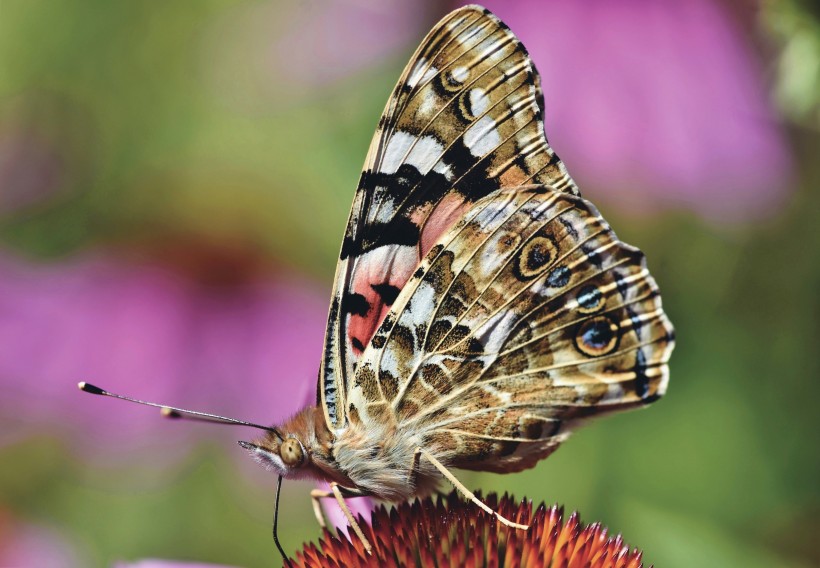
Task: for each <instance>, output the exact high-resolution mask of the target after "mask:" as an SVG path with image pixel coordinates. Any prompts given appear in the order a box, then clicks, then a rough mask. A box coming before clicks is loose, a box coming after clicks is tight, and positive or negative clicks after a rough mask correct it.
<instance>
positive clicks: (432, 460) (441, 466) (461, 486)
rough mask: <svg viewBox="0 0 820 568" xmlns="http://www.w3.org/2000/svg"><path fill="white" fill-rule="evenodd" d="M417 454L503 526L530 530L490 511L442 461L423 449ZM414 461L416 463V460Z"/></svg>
mask: <svg viewBox="0 0 820 568" xmlns="http://www.w3.org/2000/svg"><path fill="white" fill-rule="evenodd" d="M416 454H417V455H421V456H424V457H425V458H427V460H428V461H429V462H430V463H431V464H433V465H434V466H436V469H437V470H439V471H440V472H441V474H442V475H443V476H444V477H446V478H447V480H448V481H449V482H450V483H452V484H453V486H454V487H455V488H456V489H458V490H459V491H461V493H462V494H463V495H464V496H465V497H467V499H469V500H470V501H472V502H473V503H475V504H476V505H478V506H479V507H480V508H481V509H482V510H483V511H486V512H487V513H489V514H490V515H494V516H495V518H497V519H498V520H499V521H501V523H502V524H504V525H507V526H508V527H512V528H515V529H523V530H527V529H528V528H530V527H529V525H521V524H518V523H514V522H512V521H511V520H509V519H507V518H505V517H502V516H501V515H499V514H498V513H497V512H495V511H493V510H492V509H490V508H489V507H488V506H487V505H486V504H485V503H484V502H482V501H481V500H480V499H479V498H478V497H476V496H475V494H474V493H473V492H472V491H470V490H469V489H467V488H466V487H465V486H464V484H463V483H461V482H460V481H459V480H458V479H457V478H456V476H455V475H453V474H452V472H451V471H450V470H449V469H447V468H446V467H445V466H444V464H443V463H441V462H440V461H438V460H437V459H436V458H435V457H433V455H432V454H431V453H430V452H428V451H427V450H425V449H423V448H416ZM414 461H415V460H414Z"/></svg>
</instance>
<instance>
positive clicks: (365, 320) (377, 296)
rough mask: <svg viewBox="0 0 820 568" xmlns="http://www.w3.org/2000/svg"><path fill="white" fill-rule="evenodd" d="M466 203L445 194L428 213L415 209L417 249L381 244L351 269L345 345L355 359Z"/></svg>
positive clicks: (415, 247) (458, 216)
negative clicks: (419, 227) (346, 341)
mask: <svg viewBox="0 0 820 568" xmlns="http://www.w3.org/2000/svg"><path fill="white" fill-rule="evenodd" d="M467 206H468V204H467V203H465V201H464V198H463V197H462V196H460V195H453V194H450V195H447V196H445V197H444V199H442V200H441V201H440V202H439V203H438V205H436V207H435V208H433V210H432V212H430V213H429V215H428V214H426V212H427V211H429V208H427V210H426V211H424V210H419V211H417V212H416V214H414V215H412V216H411V220H412V221H413V222H414V223H416V224H422V223H423V227H422V229H421V238H420V240H419V244H418V246H408V245H385V246H382V247H379V248H377V249H375V250H372V251H370V252H368V253H365V254H364V255H362V256H361V257H359V259H358V260H357V261H356V266H355V268H354V270H353V279H352V285H351V287H350V291H351V292H352V294H351V295H349V296H348V298H349V299H350V300H349V301H352V302H355V305H354V307H353V309H351V310H350V315H349V316H348V317H349V319H348V322H347V333H348V340H349V342H350V343H349V344H350V347H351V350H352V353H353V356H354V358H355V359H356V360H358V358H359V357H360V356H361V354H362V353H363V352H364V349H365V347H366V346H367V344H368V343H369V342H370V339H371V338H372V337H373V334H374V333H376V330H377V329H378V327H379V325H381V323H382V320H384V317H385V316H386V315H387V312H388V311H390V306H392V305H393V302H394V301H395V300H396V297H397V296H398V295H399V292H401V289H402V288H404V285H405V284H407V281H408V280H409V279H410V276H411V275H412V274H413V271H414V270H415V269H416V267H417V266H418V265H419V263H420V262H421V259H422V258H424V256H425V255H426V254H427V253H428V252H429V251H430V249H431V248H432V247H433V244H435V242H436V241H437V240H438V238H439V237H440V236H441V235H442V234H444V232H445V231H447V230H448V229H449V228H450V227H452V226H453V225H455V223H456V222H457V221H458V220H459V219H460V218H461V217H462V216H463V214H464V210H465V209H466V208H467Z"/></svg>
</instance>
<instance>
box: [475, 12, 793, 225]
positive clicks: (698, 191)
mask: <svg viewBox="0 0 820 568" xmlns="http://www.w3.org/2000/svg"><path fill="white" fill-rule="evenodd" d="M486 6H487V7H488V8H489V9H490V10H493V11H494V12H495V13H496V14H497V15H498V16H499V17H500V18H501V19H502V20H503V21H504V22H505V23H506V24H508V25H509V26H510V28H511V29H512V30H513V32H515V33H516V34H517V35H518V36H519V37H520V38H521V41H522V42H523V44H524V45H525V46H526V47H527V50H528V51H529V53H530V55H531V56H532V58H533V60H534V61H535V64H536V66H537V67H538V69H539V71H540V72H541V76H542V85H543V88H544V98H545V101H546V113H545V122H546V131H547V135H548V136H549V138H550V142H551V143H552V145H553V146H554V147H555V148H556V151H557V152H558V154H559V155H560V156H561V157H562V159H563V160H564V162H565V163H566V164H567V167H568V168H569V171H570V172H571V173H572V175H573V176H574V177H575V179H576V180H577V181H578V182H579V185H580V187H581V190H582V192H584V194H585V195H589V196H591V197H592V198H593V199H594V200H596V202H599V201H600V202H608V204H611V205H612V206H614V207H619V208H621V210H623V211H626V212H629V213H633V212H644V213H650V212H654V211H657V210H659V209H670V208H685V209H691V210H694V211H696V212H698V213H700V214H701V215H703V216H704V217H707V218H710V219H712V220H715V221H718V222H724V221H727V220H730V221H737V220H744V219H748V218H751V217H755V216H761V215H765V214H770V213H771V212H772V211H774V210H775V207H774V206H776V205H778V204H779V202H781V201H782V200H783V198H784V196H785V191H784V190H785V189H786V188H787V187H788V183H789V177H790V171H791V164H790V157H789V152H788V149H787V147H786V143H785V140H784V134H783V132H782V131H781V127H780V124H779V121H778V117H777V116H776V114H775V112H774V110H773V109H772V105H771V104H770V101H769V100H768V99H769V97H768V93H767V86H766V84H765V83H764V80H763V72H762V69H761V67H762V65H761V63H760V62H759V61H758V60H757V58H756V56H755V54H754V52H753V50H752V49H751V46H750V45H749V44H748V41H747V35H748V34H746V35H744V33H743V31H741V29H739V27H740V26H741V25H742V22H741V19H742V18H738V19H735V20H733V19H731V18H730V13H731V8H730V7H729V6H728V5H722V3H720V2H715V1H710V0H691V1H689V2H653V1H651V0H631V1H629V2H602V1H596V0H582V1H578V2H542V1H540V0H522V1H520V2H501V1H497V0H487V2H486ZM739 9H742V8H739ZM748 9H753V8H752V7H751V5H750V6H749V8H748ZM749 31H750V33H751V30H749Z"/></svg>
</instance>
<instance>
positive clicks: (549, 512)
mask: <svg viewBox="0 0 820 568" xmlns="http://www.w3.org/2000/svg"><path fill="white" fill-rule="evenodd" d="M479 498H481V497H480V496H479ZM485 502H486V503H487V504H488V505H489V506H490V507H491V508H492V509H493V510H496V511H498V512H499V513H500V514H501V515H503V516H505V517H507V518H508V519H510V520H513V521H516V522H519V523H525V524H529V525H530V528H529V530H527V531H521V530H518V529H513V528H509V527H506V526H503V525H501V524H500V523H499V522H498V521H497V520H496V518H495V517H492V516H490V515H488V514H486V513H484V512H483V511H481V510H480V509H479V508H478V507H476V506H475V505H474V504H473V503H470V502H468V501H464V500H462V499H461V498H460V497H459V495H458V494H457V493H456V492H455V491H454V492H452V493H450V494H449V495H448V496H446V497H441V496H439V497H438V498H437V499H435V500H433V499H432V498H427V499H424V500H422V501H415V502H413V503H404V504H401V505H398V506H397V507H396V508H394V509H392V510H390V511H388V510H387V509H385V507H384V506H379V507H378V508H376V509H375V511H374V512H373V518H372V523H371V524H370V525H367V524H366V523H364V520H363V519H361V517H360V524H361V525H362V529H363V530H364V532H365V535H366V536H367V538H368V539H369V540H370V542H371V544H372V545H373V554H372V555H368V554H367V553H366V552H365V550H364V546H363V545H362V543H361V541H359V540H358V539H357V538H356V537H355V536H353V537H352V538H350V537H345V536H339V537H337V536H334V535H332V534H331V533H329V532H327V531H325V534H324V536H323V537H322V539H321V540H320V541H319V544H318V546H317V545H315V544H308V545H306V546H305V547H304V548H303V549H302V550H301V551H300V552H299V553H298V554H297V557H296V559H295V561H294V565H295V566H301V567H313V566H316V567H340V568H341V567H344V568H353V567H358V566H378V567H382V566H395V565H398V566H464V567H466V568H472V567H479V566H498V567H505V566H506V567H509V566H528V567H535V568H537V567H558V566H561V567H566V568H581V567H588V568H604V567H607V568H641V567H642V566H643V564H642V552H640V551H638V550H637V549H634V550H632V551H630V549H629V546H627V545H626V544H625V543H624V542H623V540H622V539H621V537H620V536H614V537H612V536H608V531H607V529H606V528H605V527H603V526H601V525H600V524H599V523H593V524H590V525H586V524H583V523H581V521H580V519H579V517H578V515H577V514H576V513H573V514H571V515H570V516H569V517H568V518H566V519H564V512H563V508H561V507H558V506H552V507H546V506H544V505H543V504H541V505H540V506H539V507H538V508H537V509H536V510H535V512H534V513H533V509H532V503H528V502H522V503H518V504H517V503H516V502H515V499H513V498H512V497H509V496H507V495H504V496H503V497H502V498H501V499H498V498H497V496H496V495H495V494H490V495H489V496H488V497H487V499H486V500H485Z"/></svg>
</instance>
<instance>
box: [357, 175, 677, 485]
mask: <svg viewBox="0 0 820 568" xmlns="http://www.w3.org/2000/svg"><path fill="white" fill-rule="evenodd" d="M672 346H673V330H672V326H671V324H670V323H669V320H668V319H667V318H666V316H665V314H664V312H663V310H662V308H661V299H660V296H659V293H658V288H657V286H656V284H655V281H654V280H653V278H652V277H651V276H650V274H649V272H648V271H647V268H646V263H645V261H644V257H643V254H642V253H641V252H640V251H639V250H637V249H635V248H633V247H630V246H628V245H626V244H624V243H622V242H620V241H619V240H618V239H617V237H616V235H615V234H614V233H613V232H612V230H611V229H610V228H609V226H608V225H607V223H606V222H605V221H604V220H603V219H602V218H601V216H600V215H599V213H598V211H597V210H596V209H595V207H594V206H593V205H592V204H590V203H589V202H587V201H584V200H583V199H581V198H579V197H576V196H572V195H568V194H564V193H560V192H556V191H552V190H550V189H549V188H546V187H543V186H536V187H528V188H521V189H515V190H503V191H500V192H497V193H496V194H493V195H492V196H489V197H487V198H485V199H483V200H481V201H479V202H477V203H476V204H475V205H474V206H473V207H472V208H471V209H470V210H469V211H468V212H467V214H466V215H465V217H464V219H463V220H462V221H461V222H460V223H458V224H457V225H456V226H455V227H453V228H452V229H451V230H450V231H449V232H448V233H446V234H445V235H443V236H442V237H441V239H440V240H439V242H438V243H437V244H435V245H434V246H433V247H432V249H431V251H430V252H429V254H428V255H427V257H426V258H425V259H424V261H423V262H422V263H421V265H420V267H419V268H418V270H417V271H416V272H415V274H414V275H413V276H412V278H411V279H410V281H409V282H408V284H407V285H406V286H405V288H404V290H403V291H402V293H401V294H400V295H399V297H398V298H397V300H396V303H395V304H394V305H393V308H392V310H391V311H390V313H389V314H388V315H387V317H386V318H385V320H384V321H383V322H382V324H381V326H380V327H379V330H378V331H377V333H376V334H375V335H374V337H373V339H372V341H371V342H370V345H369V346H368V349H367V351H366V352H365V354H364V356H363V357H362V360H361V361H360V363H359V365H358V368H357V370H356V375H355V382H354V388H353V390H352V391H351V396H350V401H349V402H350V406H349V407H348V412H349V413H350V414H351V416H352V417H353V418H352V419H358V420H373V419H375V420H392V421H394V422H395V423H397V424H398V425H399V428H400V429H401V430H402V431H404V432H406V433H408V435H410V434H415V435H418V436H419V443H420V444H424V445H425V446H426V447H428V448H430V449H431V451H433V452H435V453H436V454H437V455H439V456H440V457H441V458H442V459H444V460H445V461H446V463H448V464H449V465H452V466H455V467H463V468H475V469H482V470H494V471H512V470H518V469H523V468H525V467H530V466H532V465H533V464H534V463H535V462H536V461H537V460H538V459H540V458H541V457H543V456H544V455H546V454H548V453H549V452H550V451H552V450H553V449H554V448H555V447H556V446H557V444H558V443H560V442H561V441H562V440H563V439H564V437H565V436H566V435H567V434H568V433H569V431H570V429H571V427H572V426H573V424H574V423H576V422H577V421H579V420H581V419H585V418H588V417H592V416H595V415H598V414H601V413H606V412H611V411H616V410H621V409H625V408H629V407H634V406H640V405H645V404H648V403H650V402H652V401H654V400H656V399H657V398H658V397H660V396H661V395H662V394H663V393H664V392H665V390H666V385H667V381H668V369H667V361H668V359H669V356H670V353H671V351H672Z"/></svg>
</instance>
